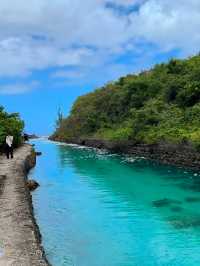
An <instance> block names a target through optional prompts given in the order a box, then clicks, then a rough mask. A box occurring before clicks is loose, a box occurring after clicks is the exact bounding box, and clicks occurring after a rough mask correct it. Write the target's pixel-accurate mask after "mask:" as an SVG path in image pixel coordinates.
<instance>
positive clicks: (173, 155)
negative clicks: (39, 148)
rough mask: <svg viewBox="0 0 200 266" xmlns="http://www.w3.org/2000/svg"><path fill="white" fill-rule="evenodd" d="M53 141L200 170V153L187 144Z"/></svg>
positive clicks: (84, 140)
mask: <svg viewBox="0 0 200 266" xmlns="http://www.w3.org/2000/svg"><path fill="white" fill-rule="evenodd" d="M50 139H51V140H54V141H60V142H65V143H72V144H78V145H83V146H88V147H94V148H98V149H106V150H109V151H111V152H114V153H121V154H129V155H133V156H141V157H145V158H147V159H150V160H154V161H157V162H160V163H163V164H167V165H174V166H180V167H186V168H191V169H194V170H200V152H198V151H196V150H195V149H194V148H193V147H192V146H190V145H188V144H184V143H182V144H172V143H164V142H163V143H159V144H152V145H148V144H135V143H132V142H130V141H126V142H125V141H124V142H119V141H116V142H114V141H106V140H99V139H89V138H88V139H87V138H82V139H70V140H68V141H66V140H63V139H60V138H50Z"/></svg>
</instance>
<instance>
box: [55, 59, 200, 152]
mask: <svg viewBox="0 0 200 266" xmlns="http://www.w3.org/2000/svg"><path fill="white" fill-rule="evenodd" d="M58 124H59V125H58V126H57V129H56V131H55V133H54V135H53V138H54V139H57V140H64V141H70V139H76V138H96V139H106V140H112V141H125V140H126V141H131V142H133V143H147V144H154V143H159V142H163V141H164V142H171V143H184V144H189V145H193V146H195V147H196V148H199V147H200V56H194V57H192V58H189V59H185V60H175V59H172V60H170V61H169V62H168V63H166V64H159V65H156V66H155V67H154V68H153V69H151V70H149V71H144V72H142V73H140V74H138V75H128V76H126V77H122V78H120V79H119V80H118V81H116V82H113V83H110V84H107V85H106V86H104V87H102V88H100V89H97V90H95V91H94V92H92V93H89V94H87V95H84V96H81V97H79V98H78V99H77V100H76V102H75V103H74V105H73V107H72V110H71V113H70V115H69V117H67V118H65V119H62V120H61V121H59V123H58Z"/></svg>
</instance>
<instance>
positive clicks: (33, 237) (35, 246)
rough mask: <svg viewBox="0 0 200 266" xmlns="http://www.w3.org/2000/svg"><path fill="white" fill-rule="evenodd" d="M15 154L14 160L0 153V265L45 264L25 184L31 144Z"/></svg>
mask: <svg viewBox="0 0 200 266" xmlns="http://www.w3.org/2000/svg"><path fill="white" fill-rule="evenodd" d="M14 155H15V157H14V159H13V160H7V159H6V158H4V157H3V156H0V159H1V161H0V206H1V209H0V225H1V226H0V265H2V266H7V265H11V266H47V265H49V263H48V261H47V259H46V257H45V254H44V250H43V247H42V246H41V235H40V232H39V228H38V226H37V224H36V221H35V218H34V215H33V206H32V198H31V194H30V192H29V189H28V188H27V186H26V181H27V173H28V171H29V170H30V169H31V168H32V167H33V166H34V165H35V162H36V156H35V153H34V151H33V149H32V147H31V146H30V145H23V146H22V147H21V148H19V149H18V150H17V151H15V154H14Z"/></svg>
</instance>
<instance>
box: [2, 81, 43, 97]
mask: <svg viewBox="0 0 200 266" xmlns="http://www.w3.org/2000/svg"><path fill="white" fill-rule="evenodd" d="M38 86H39V84H38V82H37V81H32V82H30V83H15V84H6V85H0V94H7V95H15V94H22V93H25V92H28V91H32V90H34V89H36V88H37V87H38Z"/></svg>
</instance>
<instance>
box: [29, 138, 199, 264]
mask: <svg viewBox="0 0 200 266" xmlns="http://www.w3.org/2000/svg"><path fill="white" fill-rule="evenodd" d="M33 143H34V144H35V145H36V149H37V150H38V151H41V152H42V154H43V155H42V156H41V157H38V161H37V166H36V167H35V168H34V169H33V170H32V172H31V173H30V177H31V178H34V179H36V180H37V181H38V182H39V183H40V185H41V186H40V188H39V189H38V190H37V191H36V192H34V193H33V203H34V209H35V214H36V218H37V222H38V224H39V227H40V230H41V233H42V237H43V245H44V247H45V250H46V254H47V257H48V259H49V261H50V262H51V263H52V265H53V266H72V265H73V266H175V265H177V266H199V265H200V175H199V173H195V172H192V171H187V170H184V169H178V168H175V167H167V166H162V165H159V164H155V163H152V162H149V161H147V160H144V159H136V158H130V157H127V156H118V155H112V154H109V153H106V152H103V151H96V150H93V149H87V148H81V147H78V146H69V145H63V144H59V143H53V142H50V141H47V140H36V141H33Z"/></svg>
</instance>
